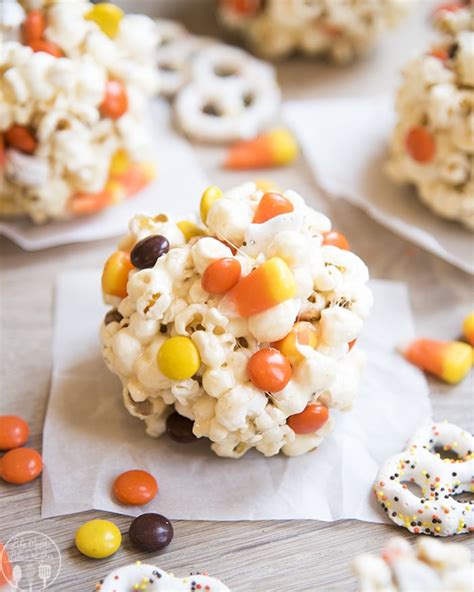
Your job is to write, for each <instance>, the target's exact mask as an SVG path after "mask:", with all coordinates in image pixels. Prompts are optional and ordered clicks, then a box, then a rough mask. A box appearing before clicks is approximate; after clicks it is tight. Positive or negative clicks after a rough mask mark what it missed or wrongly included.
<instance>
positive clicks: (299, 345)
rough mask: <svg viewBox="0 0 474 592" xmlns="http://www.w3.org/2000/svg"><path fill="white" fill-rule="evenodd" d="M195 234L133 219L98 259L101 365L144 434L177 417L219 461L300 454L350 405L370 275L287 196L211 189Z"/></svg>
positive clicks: (248, 188) (316, 216) (163, 221)
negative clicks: (252, 452) (114, 247)
mask: <svg viewBox="0 0 474 592" xmlns="http://www.w3.org/2000/svg"><path fill="white" fill-rule="evenodd" d="M200 210H201V219H202V221H203V225H202V226H201V227H199V226H197V225H196V224H195V223H193V222H191V221H181V222H178V223H175V221H173V220H171V219H170V218H168V216H166V215H164V214H160V215H158V216H155V217H153V216H146V215H144V214H139V215H136V216H135V217H134V218H133V219H132V220H131V222H130V233H129V234H128V235H127V236H126V237H124V239H122V241H121V243H120V246H119V250H118V251H116V252H115V253H114V254H113V255H112V256H111V257H110V258H109V260H108V261H107V263H106V265H105V267H104V272H103V277H102V289H103V293H104V299H105V302H106V303H108V304H110V305H111V306H112V307H113V308H112V309H111V310H110V311H109V312H108V313H107V315H106V317H105V320H104V323H103V324H102V327H101V340H102V345H103V355H104V358H105V361H106V363H107V365H108V367H109V368H110V370H111V371H112V372H114V373H115V374H117V376H118V377H119V378H120V380H121V382H122V385H123V398H124V402H125V406H126V407H127V409H128V410H129V412H130V413H131V414H132V415H134V416H136V417H139V418H140V419H142V420H144V422H145V424H146V430H147V432H148V434H150V435H151V436H160V435H161V434H162V433H163V432H164V431H165V424H166V419H167V417H168V416H169V414H170V413H172V412H173V410H175V411H176V412H178V413H179V414H181V415H182V416H184V417H186V418H189V419H190V420H191V421H192V422H193V432H194V434H195V435H196V436H197V437H206V438H209V439H210V440H211V441H212V446H211V447H212V450H213V451H214V452H215V453H216V454H217V455H219V456H226V457H233V458H238V457H240V456H242V455H243V454H244V453H245V452H246V451H247V450H249V449H250V448H256V449H257V450H258V451H259V452H261V453H262V454H264V455H266V456H271V455H274V454H277V453H278V452H280V451H282V452H283V453H284V454H286V455H288V456H293V455H299V454H303V453H305V452H308V451H310V450H312V449H314V448H316V447H317V446H319V444H320V443H321V441H322V440H323V438H324V436H325V435H326V434H327V433H328V431H329V430H330V428H331V423H332V421H331V418H330V416H331V413H332V410H333V409H340V410H348V409H350V408H351V405H352V402H353V399H354V397H355V394H356V391H357V384H358V380H359V375H360V373H361V369H362V366H363V362H364V359H363V354H362V353H361V352H360V351H359V348H358V347H357V346H356V347H355V348H354V349H352V346H353V345H354V341H355V340H356V339H357V336H358V335H359V332H360V330H361V327H362V323H363V319H364V318H365V317H366V316H367V315H368V314H369V311H370V308H371V305H372V294H371V292H370V290H369V288H368V287H367V285H366V283H367V280H368V278H369V274H368V270H367V267H366V265H365V264H364V263H363V261H362V260H361V259H360V258H359V257H357V255H355V254H354V253H352V252H350V251H349V250H345V249H343V248H340V247H339V246H335V245H337V244H339V245H341V246H343V247H347V241H346V240H345V238H344V237H343V235H340V234H339V233H336V232H330V229H331V223H330V221H329V219H328V218H327V217H326V216H324V215H323V214H320V213H318V212H316V211H314V210H313V209H311V208H310V207H308V206H307V205H306V204H305V202H304V200H303V199H302V198H301V197H300V196H299V195H298V194H297V193H295V192H294V191H287V192H285V193H284V194H276V193H266V194H263V192H262V191H260V190H258V189H257V187H256V185H255V184H254V183H247V184H245V185H242V186H240V187H237V188H236V189H233V190H230V191H228V192H226V193H224V194H223V193H222V191H221V190H220V189H218V188H217V187H210V188H208V189H207V190H206V191H205V193H204V195H203V197H202V200H201V208H200Z"/></svg>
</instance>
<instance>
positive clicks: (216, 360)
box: [191, 331, 225, 368]
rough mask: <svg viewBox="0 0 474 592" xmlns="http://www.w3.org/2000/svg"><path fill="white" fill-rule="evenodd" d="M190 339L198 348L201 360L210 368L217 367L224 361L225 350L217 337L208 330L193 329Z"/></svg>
mask: <svg viewBox="0 0 474 592" xmlns="http://www.w3.org/2000/svg"><path fill="white" fill-rule="evenodd" d="M191 339H192V340H193V342H194V344H195V345H196V347H197V348H198V350H199V354H200V356H201V360H202V361H203V362H204V364H206V366H209V367H210V368H218V367H219V366H221V365H222V364H223V363H224V361H225V350H224V348H223V347H222V345H221V342H220V340H219V338H218V337H217V336H216V335H214V333H211V332H210V331H195V332H194V333H193V334H192V335H191Z"/></svg>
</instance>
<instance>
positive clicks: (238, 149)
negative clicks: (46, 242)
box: [224, 128, 299, 170]
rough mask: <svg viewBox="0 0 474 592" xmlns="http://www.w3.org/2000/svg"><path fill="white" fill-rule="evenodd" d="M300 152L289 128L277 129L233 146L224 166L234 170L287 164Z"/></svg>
mask: <svg viewBox="0 0 474 592" xmlns="http://www.w3.org/2000/svg"><path fill="white" fill-rule="evenodd" d="M298 153H299V149H298V144H297V142H296V139H295V137H294V136H293V134H292V133H291V132H290V131H289V130H287V129H282V128H281V129H275V130H273V131H270V132H265V133H262V134H261V135H259V136H257V137H256V138H254V139H253V140H243V141H241V142H238V143H237V144H234V145H233V146H231V148H230V149H229V152H228V154H227V157H226V160H225V163H224V166H225V167H226V168H228V169H233V170H250V169H263V168H273V167H280V166H287V165H289V164H291V163H292V162H294V161H295V160H296V159H297V158H298Z"/></svg>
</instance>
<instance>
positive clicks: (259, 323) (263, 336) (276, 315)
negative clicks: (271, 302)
mask: <svg viewBox="0 0 474 592" xmlns="http://www.w3.org/2000/svg"><path fill="white" fill-rule="evenodd" d="M299 308H300V301H299V300H297V299H296V298H291V299H290V300H285V301H284V302H281V303H280V304H277V305H276V306H272V308H269V309H268V310H265V311H264V312H261V313H258V314H255V315H252V316H250V317H249V318H248V328H249V331H250V333H251V334H252V335H253V336H254V337H255V339H256V340H257V341H260V342H261V343H266V342H267V343H268V342H272V341H278V340H279V339H283V337H285V335H288V333H289V332H290V330H291V328H292V327H293V325H294V322H295V320H296V317H297V315H298V311H299Z"/></svg>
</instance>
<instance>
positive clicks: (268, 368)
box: [247, 347, 292, 393]
mask: <svg viewBox="0 0 474 592" xmlns="http://www.w3.org/2000/svg"><path fill="white" fill-rule="evenodd" d="M247 372H248V375H249V378H250V382H251V383H252V384H253V385H254V386H255V387H256V388H258V389H260V390H261V391H268V392H270V393H277V392H279V391H281V390H282V389H284V388H285V386H286V385H287V384H288V382H289V381H290V378H291V374H292V372H291V365H290V362H289V361H288V360H287V359H286V358H285V356H284V355H283V354H282V353H281V352H279V351H278V350H277V349H275V348H272V347H268V348H265V349H261V350H259V351H258V352H256V353H254V354H253V356H252V357H251V358H250V360H249V361H248V364H247Z"/></svg>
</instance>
